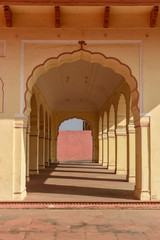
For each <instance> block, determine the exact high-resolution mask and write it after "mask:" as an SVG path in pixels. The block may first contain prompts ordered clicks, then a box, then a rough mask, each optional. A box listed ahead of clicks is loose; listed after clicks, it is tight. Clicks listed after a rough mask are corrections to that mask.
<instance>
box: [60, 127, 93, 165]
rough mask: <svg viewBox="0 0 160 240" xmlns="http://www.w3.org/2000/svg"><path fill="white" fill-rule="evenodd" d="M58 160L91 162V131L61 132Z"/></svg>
mask: <svg viewBox="0 0 160 240" xmlns="http://www.w3.org/2000/svg"><path fill="white" fill-rule="evenodd" d="M57 159H58V160H91V159H92V136H91V131H59V135H58V145H57Z"/></svg>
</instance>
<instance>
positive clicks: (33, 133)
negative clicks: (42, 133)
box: [30, 128, 39, 137]
mask: <svg viewBox="0 0 160 240" xmlns="http://www.w3.org/2000/svg"><path fill="white" fill-rule="evenodd" d="M30 136H37V137H38V136H39V130H38V128H31V130H30Z"/></svg>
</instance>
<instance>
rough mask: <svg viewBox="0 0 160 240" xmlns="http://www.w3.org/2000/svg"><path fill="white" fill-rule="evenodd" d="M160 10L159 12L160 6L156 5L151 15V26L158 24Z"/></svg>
mask: <svg viewBox="0 0 160 240" xmlns="http://www.w3.org/2000/svg"><path fill="white" fill-rule="evenodd" d="M158 12H159V6H154V8H153V9H152V11H151V15H150V27H152V28H153V27H155V26H156V22H157V17H158Z"/></svg>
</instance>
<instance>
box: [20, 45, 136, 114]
mask: <svg viewBox="0 0 160 240" xmlns="http://www.w3.org/2000/svg"><path fill="white" fill-rule="evenodd" d="M77 60H85V61H88V62H90V63H99V64H100V65H102V66H103V67H109V68H111V69H113V70H114V71H115V72H116V73H118V74H121V75H122V76H123V77H124V78H125V81H126V82H127V83H128V85H129V87H130V91H131V99H132V103H131V109H132V113H133V116H134V117H136V118H137V117H139V106H138V103H139V93H138V88H137V80H136V78H135V77H134V76H133V74H132V71H131V69H130V67H129V66H128V65H127V64H125V63H123V62H121V61H120V60H119V59H117V58H114V57H107V56H105V55H104V54H103V53H101V52H91V51H89V50H86V49H84V48H83V46H82V45H81V47H80V48H79V49H78V50H75V51H73V52H63V53H61V54H60V55H58V56H57V57H52V58H48V59H46V60H45V61H44V62H43V63H42V64H39V65H38V66H36V67H35V68H34V69H33V71H32V73H31V75H30V76H29V77H28V79H27V82H26V91H25V94H24V101H25V107H24V111H23V112H24V114H25V115H27V116H28V115H29V113H30V99H31V96H32V88H33V86H34V84H35V83H36V81H37V79H38V78H39V77H40V76H41V75H42V74H44V73H45V72H47V71H48V70H49V69H51V68H54V67H58V66H60V65H61V64H64V63H72V62H75V61H77Z"/></svg>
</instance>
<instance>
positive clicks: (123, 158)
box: [116, 128, 127, 176]
mask: <svg viewBox="0 0 160 240" xmlns="http://www.w3.org/2000/svg"><path fill="white" fill-rule="evenodd" d="M116 136H117V162H116V163H117V166H116V174H122V175H126V176H127V132H126V129H125V128H122V129H119V128H118V129H116Z"/></svg>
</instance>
